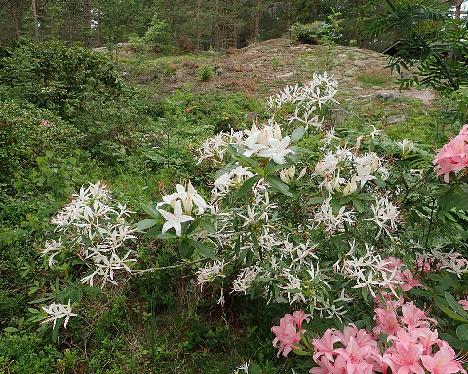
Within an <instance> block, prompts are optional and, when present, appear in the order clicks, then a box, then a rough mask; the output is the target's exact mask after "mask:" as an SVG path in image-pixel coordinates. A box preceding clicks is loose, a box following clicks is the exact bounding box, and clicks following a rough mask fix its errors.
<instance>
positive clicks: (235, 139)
mask: <svg viewBox="0 0 468 374" xmlns="http://www.w3.org/2000/svg"><path fill="white" fill-rule="evenodd" d="M244 135H245V134H244V131H233V130H231V132H230V133H225V132H220V133H218V134H216V135H215V136H213V137H211V138H208V139H207V140H206V141H205V142H204V143H203V144H202V146H201V147H200V148H199V149H198V150H197V153H198V154H199V158H198V164H201V163H202V162H203V161H204V160H206V159H211V160H213V161H217V162H221V161H223V159H224V153H225V152H226V149H227V147H228V146H229V145H230V144H234V145H240V144H241V141H242V139H243V138H244Z"/></svg>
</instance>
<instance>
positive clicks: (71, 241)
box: [42, 182, 136, 287]
mask: <svg viewBox="0 0 468 374" xmlns="http://www.w3.org/2000/svg"><path fill="white" fill-rule="evenodd" d="M130 213H131V212H130V211H129V210H128V209H127V208H126V206H125V205H122V204H120V203H119V202H117V201H115V200H114V199H113V198H112V196H111V194H110V191H109V189H108V188H107V186H106V185H104V184H103V183H101V182H97V183H95V184H90V185H89V186H88V187H81V189H80V191H79V193H78V194H75V195H73V197H72V200H71V201H70V202H69V203H68V204H67V205H65V206H64V207H63V209H62V210H61V211H60V212H59V213H58V214H57V215H56V216H55V217H54V218H52V221H51V222H52V224H53V225H54V226H55V233H56V234H57V235H58V238H56V239H53V240H49V241H47V242H46V243H45V247H44V249H43V250H42V255H43V256H46V257H48V264H49V266H50V267H54V266H57V265H60V264H59V262H60V263H61V264H63V263H65V262H67V261H69V260H71V259H72V260H73V261H74V262H73V263H74V264H77V265H84V269H85V271H86V272H85V273H84V274H81V277H82V278H81V282H82V283H88V284H89V285H91V286H92V285H94V284H95V283H99V284H100V285H101V287H104V286H105V285H106V283H108V282H110V283H114V284H116V283H117V279H116V274H118V273H121V272H127V273H129V272H130V265H131V263H133V262H135V261H136V258H135V257H134V251H133V250H132V249H131V248H130V247H129V245H128V244H129V242H130V241H131V240H132V239H135V238H136V236H135V229H134V228H132V226H131V225H130V224H129V223H128V222H127V221H126V218H127V217H128V215H129V214H130Z"/></svg>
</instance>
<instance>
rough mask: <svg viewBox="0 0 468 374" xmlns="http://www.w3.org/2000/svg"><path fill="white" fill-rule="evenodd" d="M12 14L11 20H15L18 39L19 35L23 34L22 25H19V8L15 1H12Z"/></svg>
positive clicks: (14, 24)
mask: <svg viewBox="0 0 468 374" xmlns="http://www.w3.org/2000/svg"><path fill="white" fill-rule="evenodd" d="M10 15H11V21H12V22H13V27H14V28H15V36H16V39H19V37H20V36H21V32H20V27H19V15H18V9H17V8H16V6H15V4H14V2H11V3H10Z"/></svg>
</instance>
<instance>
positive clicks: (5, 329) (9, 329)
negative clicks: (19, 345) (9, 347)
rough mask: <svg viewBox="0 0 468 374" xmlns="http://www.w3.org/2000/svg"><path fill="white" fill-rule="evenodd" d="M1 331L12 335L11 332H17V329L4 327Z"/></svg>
mask: <svg viewBox="0 0 468 374" xmlns="http://www.w3.org/2000/svg"><path fill="white" fill-rule="evenodd" d="M3 331H5V332H9V333H13V332H17V331H18V329H17V328H16V327H5V328H4V329H3Z"/></svg>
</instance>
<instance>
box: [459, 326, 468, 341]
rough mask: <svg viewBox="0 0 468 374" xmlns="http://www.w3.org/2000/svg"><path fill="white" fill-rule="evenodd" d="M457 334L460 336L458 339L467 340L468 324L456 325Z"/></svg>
mask: <svg viewBox="0 0 468 374" xmlns="http://www.w3.org/2000/svg"><path fill="white" fill-rule="evenodd" d="M457 336H458V337H459V338H460V340H468V324H464V325H460V326H458V327H457Z"/></svg>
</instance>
